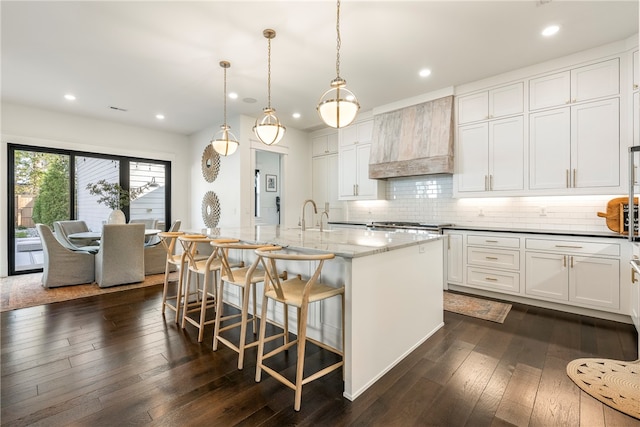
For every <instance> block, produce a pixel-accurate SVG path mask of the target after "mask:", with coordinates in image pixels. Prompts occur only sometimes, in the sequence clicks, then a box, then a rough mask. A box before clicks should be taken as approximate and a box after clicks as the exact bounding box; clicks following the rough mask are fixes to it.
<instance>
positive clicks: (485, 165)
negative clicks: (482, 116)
mask: <svg viewBox="0 0 640 427" xmlns="http://www.w3.org/2000/svg"><path fill="white" fill-rule="evenodd" d="M457 161H458V165H457V182H458V191H459V192H499V191H509V190H523V189H524V128H523V118H522V116H515V117H509V118H506V119H500V120H490V121H488V122H482V123H476V124H472V125H466V126H460V127H459V128H458V152H457Z"/></svg>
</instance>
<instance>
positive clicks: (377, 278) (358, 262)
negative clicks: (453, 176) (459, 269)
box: [205, 226, 443, 400]
mask: <svg viewBox="0 0 640 427" xmlns="http://www.w3.org/2000/svg"><path fill="white" fill-rule="evenodd" d="M205 232H206V234H208V235H210V236H212V237H227V238H237V239H240V240H242V241H246V242H253V243H265V244H276V245H280V246H283V247H284V248H286V249H287V250H290V251H293V252H307V253H308V252H316V253H317V252H321V253H334V254H335V255H336V258H334V259H332V260H329V261H327V262H325V264H324V267H323V270H322V277H321V280H322V282H324V283H327V284H330V285H335V286H342V285H344V286H345V348H344V355H345V356H344V357H345V372H344V376H345V387H344V396H345V397H346V398H347V399H349V400H354V399H355V398H357V397H358V396H359V395H360V394H362V393H363V392H364V391H365V390H366V389H367V388H368V387H370V386H371V385H372V384H373V383H375V382H376V381H377V380H378V379H379V378H380V377H382V376H383V375H384V374H385V373H386V372H387V371H389V370H390V369H391V368H393V366H395V365H396V364H397V363H399V362H400V361H401V360H402V359H404V358H405V357H406V356H407V355H408V354H409V353H411V352H412V351H413V350H414V349H415V348H416V347H417V346H419V345H420V344H422V343H423V342H424V341H425V340H426V339H427V338H429V337H430V336H431V335H432V334H433V333H435V332H436V331H437V330H438V329H439V328H441V327H442V326H443V306H442V304H443V302H442V299H443V296H442V281H443V243H442V242H443V241H442V236H441V235H438V234H423V235H415V234H406V233H390V232H382V231H369V230H359V229H348V228H345V229H333V230H325V231H320V230H317V229H312V230H306V231H301V230H300V229H299V228H295V229H286V228H281V227H278V226H256V227H249V228H237V229H230V228H229V229H226V228H225V229H222V230H220V229H208V230H205ZM245 261H250V260H245ZM289 271H290V272H292V273H300V274H302V275H304V276H307V277H308V275H309V271H291V270H289ZM272 314H273V315H276V318H277V319H279V318H281V317H282V314H281V313H280V315H278V313H272ZM290 316H292V317H291V319H292V320H291V324H292V325H295V311H292V312H291V313H290ZM308 325H309V326H308V334H309V335H310V336H312V337H313V338H315V339H318V340H321V341H323V342H325V343H327V344H329V345H332V346H334V347H337V348H340V347H341V342H340V341H341V340H340V329H341V321H340V302H339V299H337V298H335V299H333V300H327V301H324V302H323V303H322V305H321V306H320V307H319V308H313V309H310V313H309V321H308Z"/></svg>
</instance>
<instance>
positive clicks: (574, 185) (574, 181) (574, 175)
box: [573, 169, 578, 188]
mask: <svg viewBox="0 0 640 427" xmlns="http://www.w3.org/2000/svg"><path fill="white" fill-rule="evenodd" d="M577 186H578V184H577V183H576V170H575V169H574V170H573V188H576V187H577Z"/></svg>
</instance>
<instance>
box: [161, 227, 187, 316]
mask: <svg viewBox="0 0 640 427" xmlns="http://www.w3.org/2000/svg"><path fill="white" fill-rule="evenodd" d="M182 235H184V231H162V232H160V233H158V237H159V238H160V243H161V244H162V246H163V247H164V249H165V251H166V252H167V262H166V264H165V268H164V288H163V290H162V314H163V315H164V309H165V308H167V307H168V308H169V309H170V310H173V311H174V312H175V313H176V315H175V322H176V323H178V318H179V317H178V316H179V313H180V305H181V303H182V284H183V279H184V273H185V268H184V267H185V265H186V261H187V256H186V255H187V254H186V253H184V252H183V253H181V254H176V250H175V249H176V243H177V242H178V237H179V236H182ZM172 265H173V266H175V267H176V268H177V269H178V272H179V276H178V284H177V287H176V295H175V297H167V293H168V290H169V274H170V273H171V266H172ZM169 300H175V302H174V303H173V304H171V303H170V302H168V301H169Z"/></svg>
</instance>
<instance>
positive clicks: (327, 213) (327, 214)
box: [320, 211, 329, 232]
mask: <svg viewBox="0 0 640 427" xmlns="http://www.w3.org/2000/svg"><path fill="white" fill-rule="evenodd" d="M323 215H326V216H327V222H328V221H329V212H327V211H324V212H322V213H321V214H320V231H321V232H322V231H323V230H322V216H323Z"/></svg>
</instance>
